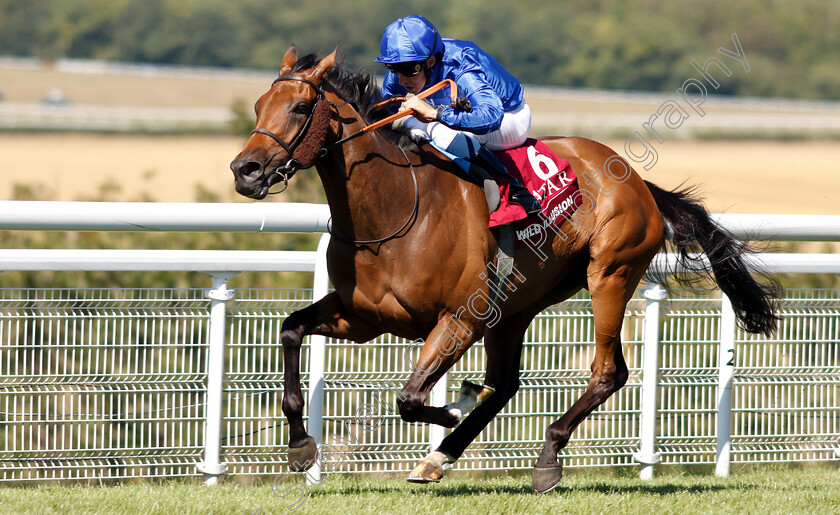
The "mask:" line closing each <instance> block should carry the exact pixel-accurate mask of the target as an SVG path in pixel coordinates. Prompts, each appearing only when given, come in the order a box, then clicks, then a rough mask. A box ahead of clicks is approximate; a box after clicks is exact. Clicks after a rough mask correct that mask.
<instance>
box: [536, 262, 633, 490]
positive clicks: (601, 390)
mask: <svg viewBox="0 0 840 515" xmlns="http://www.w3.org/2000/svg"><path fill="white" fill-rule="evenodd" d="M641 269H642V271H643V270H644V267H641ZM628 270H629V269H628V268H627V267H619V269H618V271H617V272H615V273H613V274H612V275H609V276H603V275H602V276H600V277H597V276H596V277H593V276H592V275H590V277H589V286H590V291H591V294H592V311H593V313H594V318H595V359H594V360H593V361H592V366H591V370H592V375H591V377H590V380H589V385H588V386H587V388H586V391H585V392H584V393H583V395H582V396H581V397H580V398H579V399H578V400H577V401H576V402H575V403H574V404H573V405H572V407H571V408H569V410H568V411H567V412H566V413H565V414H564V415H563V416H562V417H560V419H559V420H557V421H556V422H554V423H553V424H551V425H550V426H549V427H548V430H547V431H546V441H545V445H544V446H543V449H542V452H541V453H540V456H539V458H538V459H537V463H536V465H535V466H534V472H533V478H532V486H533V488H534V490H535V491H537V492H540V493H543V492H547V491H549V490H551V489H553V488H554V487H555V486H557V484H558V483H559V482H560V478H561V477H562V473H563V468H562V465H561V464H560V463H559V462H558V461H557V453H558V452H559V451H560V449H562V448H563V447H565V446H566V444H567V443H568V441H569V438H570V436H571V434H572V432H573V431H574V430H575V428H577V426H578V425H579V424H580V423H581V422H583V420H584V419H585V418H586V417H587V416H588V415H589V414H590V413H592V411H593V410H594V409H595V408H597V407H598V406H599V405H601V404H602V403H603V402H604V401H606V400H607V399H608V398H609V397H610V395H612V394H613V393H615V392H616V391H617V390H618V389H620V388H621V387H622V386H624V383H625V382H626V381H627V365H626V364H625V361H624V354H623V353H622V349H621V324H622V322H623V320H624V310H625V308H626V306H627V302H628V301H629V300H630V297H631V296H632V294H633V291H634V290H635V288H636V285H637V284H638V282H639V279H640V278H641V274H642V272H637V273H635V274H632V272H629V271H628ZM628 273H631V274H632V275H635V276H636V277H627V276H626V275H625V274H628Z"/></svg>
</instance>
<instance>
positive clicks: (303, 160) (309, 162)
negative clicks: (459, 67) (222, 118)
mask: <svg viewBox="0 0 840 515" xmlns="http://www.w3.org/2000/svg"><path fill="white" fill-rule="evenodd" d="M286 80H296V81H300V82H303V83H304V84H308V85H309V86H311V87H312V88H313V89H314V90H315V92H316V96H315V102H314V104H313V106H312V109H311V110H310V112H309V116H307V118H306V121H305V122H304V123H303V127H301V129H300V131H299V132H298V133H297V135H296V136H295V138H294V139H293V140H292V142H291V143H286V142H285V141H284V140H283V138H281V137H280V136H278V135H276V134H274V133H273V132H271V131H269V130H268V129H262V128H256V129H254V130H253V131H251V134H252V135H253V134H262V135H265V136H268V137H269V138H271V139H273V140H274V141H275V142H276V143H277V144H278V145H280V146H281V147H282V148H283V150H285V151H286V152H287V153H288V154H289V155H290V156H291V158H290V159H289V160H288V161H287V162H286V164H284V165H280V166H277V167H275V168H274V169H273V170H271V171H270V172H269V173H267V174H266V175H265V178H264V179H263V184H268V185H269V187H271V185H272V184H275V183H276V182H272V179H273V178H274V177H276V176H280V177H281V180H282V181H283V182H284V183H285V185H284V186H283V189H282V190H280V191H277V192H274V193H273V194H278V193H282V192H284V191H285V190H286V188H287V187H288V186H289V179H290V178H291V177H292V176H293V175H294V174H295V173H296V172H297V171H298V170H299V169H301V168H309V167H311V166H313V165H314V164H315V162H316V161H317V160H318V159H319V158H321V157H324V156H326V155H327V153H328V152H329V151H330V149H332V148H333V147H336V146H339V145H343V144H344V143H346V142H348V141H350V140H352V139H355V138H357V137H359V136H361V135H363V134H367V133H368V132H370V131H373V130H375V129H378V128H380V127H383V126H384V125H387V124H388V123H391V122H392V121H394V120H396V119H398V118H402V117H404V116H409V115H411V114H413V113H414V110H413V109H408V110H405V111H401V112H399V113H396V114H394V115H391V116H389V117H387V118H384V119H382V120H379V121H378V122H374V123H372V124H370V125H368V126H366V127H365V128H363V129H362V130H360V131H358V132H356V133H355V134H352V135H350V136H348V137H346V138H344V139H340V140H338V141H336V142H334V143H332V144H330V145H327V146H325V147H321V148H320V150H318V151H317V152H314V155H309V156H305V157H303V156H297V155H296V154H297V151H298V150H299V148H300V145H301V143H302V142H304V141H305V140H306V137H307V136H309V129H310V126H311V125H312V120H313V119H314V118H315V116H316V115H318V114H322V113H323V114H326V111H327V110H329V109H330V108H338V107H340V106H337V105H335V104H334V103H332V102H330V101H329V100H327V99H326V97H325V95H324V90H323V88H321V86H319V85H318V84H315V83H314V82H312V81H310V80H307V79H304V78H302V77H295V76H285V77H278V78H276V79H274V82H272V83H271V85H272V86H273V85H274V84H276V83H278V82H280V81H286ZM449 83H451V84H449ZM447 84H449V85H450V86H451V87H452V92H453V93H452V95H453V99H455V98H456V97H457V86H456V85H455V82H454V81H452V80H451V79H446V80H444V81H443V82H440V83H438V84H436V85H435V86H432V88H430V89H429V90H427V91H424V92H423V94H422V96H420V98H425V97H426V96H428V95H431V94H432V93H434V92H436V91H438V90H440V89H441V88H443V87H444V86H446V85H447ZM321 100H324V101H326V102H327V104H328V106H327V105H326V104H322V103H321ZM401 100H403V101H404V100H405V99H404V98H402V97H399V98H393V99H390V100H388V102H397V101H401ZM453 102H454V100H453ZM342 105H346V103H345V104H342ZM321 106H325V108H321ZM397 148H399V147H397ZM399 150H400V152H402V155H403V157H405V161H406V163H408V167H409V170H410V171H411V179H412V182H413V183H414V207H413V208H412V210H411V214H410V215H409V216H408V218H407V219H406V221H405V223H403V224H402V226H401V227H400V228H399V229H397V230H396V231H394V232H393V233H392V234H391V235H390V236H386V237H384V238H377V239H374V240H353V239H350V238H345V237H344V236H341V235H340V234H337V233H335V232H333V229H332V219H330V221H329V224H328V227H327V232H329V234H330V236H332V237H334V238H336V239H337V240H339V241H342V242H345V243H351V244H354V245H372V244H376V243H384V242H386V241H389V240H392V239H394V238H396V237H397V236H399V234H400V233H401V232H403V231H404V230H405V229H406V227H408V226H409V224H411V222H412V221H413V220H415V219H416V218H417V214H418V213H419V211H420V186H419V185H418V183H417V173H416V172H415V170H414V165H413V164H412V163H411V160H410V159H409V158H408V155H407V154H406V153H405V150H403V149H402V148H400V149H399Z"/></svg>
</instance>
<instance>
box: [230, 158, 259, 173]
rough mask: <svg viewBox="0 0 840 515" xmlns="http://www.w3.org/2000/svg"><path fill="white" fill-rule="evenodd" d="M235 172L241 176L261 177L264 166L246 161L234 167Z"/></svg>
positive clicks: (256, 162)
mask: <svg viewBox="0 0 840 515" xmlns="http://www.w3.org/2000/svg"><path fill="white" fill-rule="evenodd" d="M234 168H235V171H236V172H237V173H238V174H239V175H241V176H252V175H259V174H260V173H262V168H263V167H262V164H261V163H259V162H258V161H244V162H241V163H236V164H235V165H234Z"/></svg>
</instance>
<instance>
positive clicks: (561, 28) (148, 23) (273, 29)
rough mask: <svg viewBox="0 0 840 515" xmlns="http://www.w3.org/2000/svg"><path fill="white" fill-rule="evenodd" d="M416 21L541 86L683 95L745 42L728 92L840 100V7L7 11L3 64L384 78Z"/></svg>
mask: <svg viewBox="0 0 840 515" xmlns="http://www.w3.org/2000/svg"><path fill="white" fill-rule="evenodd" d="M411 13H419V14H423V15H424V16H426V17H428V18H429V19H430V20H431V21H432V22H434V23H435V24H436V25H437V26H438V28H439V29H440V30H441V33H442V34H443V35H444V36H445V37H454V38H460V39H471V40H474V41H476V42H477V43H478V44H479V45H480V46H482V47H483V48H485V49H486V50H488V51H489V52H490V53H491V54H493V55H494V56H496V58H497V59H498V60H499V61H500V62H502V63H503V64H504V65H505V66H507V67H508V68H509V69H510V70H511V71H512V72H513V73H514V74H515V75H517V76H518V77H519V78H520V79H521V80H522V81H523V82H525V83H529V84H551V85H561V86H578V87H596V88H611V89H633V90H653V91H656V90H659V91H670V90H675V89H676V88H678V87H680V85H681V84H682V82H683V81H684V80H685V79H686V78H688V77H691V76H692V74H693V73H694V70H693V69H692V68H691V67H690V61H691V59H699V58H701V57H703V56H706V55H712V54H713V53H714V52H715V51H716V50H717V49H718V48H719V47H725V48H730V47H731V45H732V43H731V34H732V33H737V35H738V39H739V40H740V41H741V43H742V45H743V48H744V51H745V53H746V57H747V59H748V61H749V65H750V71H749V73H747V74H745V75H742V76H733V77H731V78H729V79H727V81H726V84H723V85H722V87H721V88H720V89H719V90H717V91H716V92H717V93H722V94H737V95H754V96H781V97H794V98H814V99H834V100H837V99H840V67H838V66H837V63H838V62H840V2H837V1H834V0H831V1H829V0H798V1H795V2H794V1H792V0H739V1H738V2H731V1H722V0H692V1H691V2H672V1H668V0H560V1H558V0H517V1H516V2H510V1H509V0H458V1H456V2H452V1H444V0H415V1H414V2H412V3H411V4H410V5H408V4H404V3H401V2H399V3H398V2H389V1H386V0H352V1H349V0H298V1H294V2H293V1H289V0H238V1H237V2H230V1H228V0H0V53H2V54H8V55H21V56H35V57H40V58H43V59H54V58H59V57H71V58H90V59H106V60H119V61H138V62H153V63H167V64H184V65H200V66H229V67H254V68H275V67H277V66H278V64H279V62H280V59H281V57H282V55H283V52H284V51H285V50H286V48H287V47H288V45H289V44H290V43H295V44H297V45H298V47H299V48H300V50H301V51H303V52H321V53H322V54H323V53H326V52H329V51H331V50H332V49H333V48H335V47H336V46H338V47H339V48H340V50H341V52H342V53H343V54H344V56H345V62H346V63H348V64H350V65H353V66H358V67H365V68H367V69H369V70H374V71H378V68H377V67H376V66H375V65H374V63H373V62H372V60H373V58H374V57H375V56H376V55H378V50H379V40H380V37H381V34H382V31H383V29H384V28H385V26H386V25H387V24H388V23H390V22H391V21H393V20H394V19H396V18H398V17H401V16H405V15H408V14H411Z"/></svg>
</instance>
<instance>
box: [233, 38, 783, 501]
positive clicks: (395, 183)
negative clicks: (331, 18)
mask: <svg viewBox="0 0 840 515" xmlns="http://www.w3.org/2000/svg"><path fill="white" fill-rule="evenodd" d="M335 60H336V52H335V51H334V52H333V53H332V54H330V55H328V56H327V57H325V58H323V59H320V60H319V59H318V58H317V57H316V56H315V55H313V54H310V55H307V56H305V57H303V58H300V59H299V58H298V53H297V49H296V48H295V47H294V46H292V47H290V48H289V50H288V51H287V52H286V54H285V56H284V57H283V61H282V66H281V68H280V72H279V74H278V78H277V79H276V80H275V81H274V82H273V83H272V85H271V86H270V88H269V90H268V91H267V92H266V93H265V94H263V95H262V96H261V97H260V98H259V100H258V101H257V103H256V105H255V111H256V114H257V119H256V126H257V129H255V130H254V132H253V133H252V135H251V136H250V138H249V139H248V141H247V142H246V144H245V146H244V148H243V150H242V152H241V153H240V154H239V155H238V156H237V157H236V158H235V159H234V160H233V161H232V163H231V165H230V167H231V170H232V171H233V174H234V178H235V187H236V191H237V192H238V193H240V194H242V195H244V196H246V197H250V198H254V199H262V198H264V197H265V196H266V194H267V193H268V189H269V188H270V187H271V186H272V185H274V184H276V183H278V182H280V181H282V180H286V181H288V179H289V178H290V177H291V176H292V175H294V173H295V172H297V171H298V170H299V169H304V168H309V167H312V166H314V167H315V168H316V170H317V172H318V175H319V176H320V179H321V182H322V183H323V187H324V190H325V193H326V197H327V200H328V202H329V207H330V213H331V216H332V226H331V233H332V235H333V237H332V238H331V241H330V244H329V248H328V250H327V264H328V270H329V277H330V280H331V282H332V284H333V286H334V288H335V290H334V291H333V292H331V293H329V294H328V295H326V296H325V297H324V298H322V299H320V300H318V301H317V302H315V303H313V304H311V305H310V306H308V307H306V308H304V309H302V310H299V311H296V312H294V313H292V314H290V315H289V316H288V317H287V318H286V320H285V321H284V322H283V325H282V329H281V335H280V338H281V342H282V345H283V361H284V392H283V403H282V408H283V412H284V414H285V415H286V417H287V419H288V423H289V466H290V468H291V469H292V470H294V471H302V470H305V469H307V468H309V466H311V464H313V463H314V462H315V456H316V453H317V448H316V445H315V442H314V439H313V438H312V437H311V436H309V435H307V433H306V429H305V427H304V424H303V418H302V411H303V397H302V395H301V387H300V351H301V342H302V340H303V337H304V336H306V335H311V334H319V335H325V336H328V337H332V338H340V339H348V340H352V341H355V342H360V343H361V342H366V341H369V340H371V339H373V338H375V337H377V336H378V335H380V334H382V333H385V332H388V333H392V334H395V335H398V336H400V337H404V338H408V339H411V340H417V339H422V340H423V342H424V343H423V345H422V348H421V351H420V355H419V357H418V358H417V361H416V363H415V365H414V369H413V371H412V373H411V376H410V378H409V379H408V381H407V383H406V384H405V387H404V388H403V389H402V391H401V393H400V395H399V397H398V400H397V406H398V408H399V413H400V417H401V418H402V419H403V420H405V421H407V422H426V423H431V424H439V425H442V426H445V427H450V428H451V427H454V428H455V429H454V430H453V431H452V432H451V433H450V434H449V435H448V436H447V437H446V438H445V439H444V440H443V442H442V443H441V445H440V447H438V449H436V450H435V451H433V452H432V453H430V454H429V455H428V456H426V457H425V458H424V459H423V460H422V461H421V462H420V464H418V466H417V467H416V468H415V469H414V471H412V473H411V475H410V476H409V480H411V481H417V482H429V481H435V482H436V481H439V480H440V478H441V477H442V475H443V465H444V464H445V463H447V462H448V463H452V462H454V461H455V460H456V459H457V458H458V457H460V456H461V454H462V453H463V451H464V449H465V448H466V447H467V446H468V445H469V444H470V443H471V442H472V441H473V440H474V439H475V438H476V437H477V436H478V434H479V433H480V432H481V431H482V429H483V428H484V427H485V426H486V425H487V424H488V423H489V422H490V420H491V419H493V417H495V416H496V414H497V413H498V412H499V411H500V410H501V409H502V408H503V407H504V406H505V404H506V403H507V402H508V401H509V400H510V399H511V398H512V397H513V395H514V394H515V393H516V392H517V390H518V388H519V362H520V356H521V353H522V342H523V337H524V334H525V331H526V329H527V328H528V326H529V324H530V322H531V320H532V319H533V318H534V317H535V316H536V315H537V314H538V313H539V312H540V311H542V310H543V309H545V308H546V307H548V306H551V305H552V304H555V303H557V302H561V301H563V300H565V299H567V298H569V297H570V296H571V295H573V294H574V293H576V292H577V291H579V290H580V289H582V288H586V289H588V290H589V292H590V295H591V299H592V311H593V315H594V328H595V358H594V360H593V362H592V365H591V372H592V373H591V378H590V381H589V384H588V386H587V387H586V390H585V391H584V393H583V394H582V395H581V397H580V398H579V399H578V400H577V401H576V402H575V403H574V404H573V405H572V406H571V407H570V408H569V409H568V411H566V413H565V414H563V415H562V416H561V417H560V418H559V419H558V420H556V421H555V422H554V423H552V424H551V425H549V427H548V429H547V430H546V436H545V443H544V445H543V448H542V451H541V452H540V454H539V457H538V458H537V460H536V463H535V465H534V470H533V474H532V487H533V488H534V490H536V491H538V492H546V491H548V490H551V489H552V488H554V487H555V486H556V485H557V484H558V483H559V481H560V479H561V476H562V465H561V463H560V462H559V461H558V452H559V451H560V450H561V449H562V448H563V447H564V446H565V445H566V444H567V442H568V441H569V438H570V436H571V434H572V432H573V431H574V430H575V428H576V427H577V426H578V425H579V424H580V423H581V422H582V421H583V420H584V419H585V418H586V417H587V416H588V415H589V414H590V413H591V412H592V411H593V410H594V409H595V408H596V407H597V406H599V405H600V404H602V403H603V402H604V401H606V400H607V398H608V397H609V396H610V395H612V394H613V393H614V392H616V391H617V390H618V389H619V388H621V387H622V386H623V385H624V383H625V382H626V380H627V376H628V370H627V365H626V363H625V360H624V357H623V354H622V347H621V338H620V334H621V326H622V321H623V318H624V312H625V308H626V305H627V302H628V301H629V300H630V298H631V297H632V295H633V293H634V291H635V289H636V287H637V285H638V283H639V281H640V280H641V279H642V277H643V274H644V273H645V271H646V269H647V267H648V265H649V263H650V261H651V259H652V258H653V257H654V255H655V254H656V253H657V252H658V251H659V250H660V249H661V248H663V244H664V241H665V233H666V227H667V228H668V231H669V232H670V233H671V234H672V242H673V243H672V244H673V245H674V246H675V247H676V250H677V251H679V252H680V253H681V256H682V260H683V261H684V262H685V263H688V262H689V261H690V259H691V255H690V254H689V252H695V251H705V253H706V254H707V256H708V259H709V261H710V262H711V270H708V271H707V272H708V275H709V276H711V277H712V278H714V279H715V280H716V282H717V283H718V285H719V286H720V288H721V289H722V291H723V292H724V293H725V294H726V295H728V296H729V298H730V299H731V301H732V305H733V307H734V309H735V311H736V314H737V316H738V319H739V321H740V322H741V325H742V327H743V328H744V329H746V330H747V331H750V332H754V333H765V334H769V333H770V332H772V331H773V330H774V329H775V325H776V320H777V317H776V315H775V311H774V303H773V291H772V288H771V287H769V286H767V285H764V284H762V283H760V282H759V281H756V280H755V278H753V277H752V276H751V275H750V273H749V271H748V270H747V268H746V267H745V263H744V261H743V259H742V254H743V252H744V251H745V249H744V247H743V245H742V244H741V243H740V242H738V241H736V240H734V239H733V238H732V237H731V236H730V235H729V234H728V233H727V232H725V231H724V230H723V229H721V228H720V227H718V226H717V225H716V224H715V223H714V222H713V220H712V219H711V218H710V216H709V214H708V212H707V211H706V210H705V208H703V207H702V206H701V205H700V204H699V203H698V202H697V201H696V200H695V199H694V198H693V197H692V196H691V195H690V194H689V193H688V192H686V191H675V192H671V191H666V190H663V189H661V188H659V187H657V186H655V185H653V184H651V183H648V182H646V181H644V180H642V179H641V178H640V177H639V176H638V175H637V174H636V172H635V171H633V170H632V168H631V167H630V165H629V164H627V163H626V161H624V160H623V159H621V158H619V157H618V156H617V154H616V153H615V152H614V151H612V150H610V149H609V148H608V147H606V146H604V145H602V144H600V143H597V142H595V141H592V140H588V139H583V138H574V137H565V138H564V137H557V138H546V139H543V142H544V143H545V144H547V145H548V146H549V147H550V148H551V149H552V150H553V151H554V152H555V153H556V154H557V155H558V156H559V157H561V158H564V159H566V160H568V161H569V163H571V165H572V168H573V169H574V170H575V171H576V172H577V174H578V176H579V178H580V177H582V180H580V184H579V187H580V190H581V193H582V194H583V197H584V200H583V203H582V204H581V206H580V207H579V208H578V210H577V212H576V213H575V215H574V216H573V217H572V218H571V219H566V220H564V221H563V222H562V224H561V225H560V226H559V227H558V230H557V231H554V232H552V233H550V234H549V232H548V231H546V234H547V235H548V236H549V237H546V238H545V239H544V241H543V242H542V243H541V244H540V246H539V248H538V251H535V252H531V251H520V252H518V253H516V254H515V255H514V257H515V261H514V270H515V271H516V273H514V274H513V275H512V276H511V278H510V279H509V280H506V281H504V282H503V283H501V284H500V285H498V286H497V287H498V288H499V290H500V291H501V294H498V295H497V298H496V299H495V300H493V301H491V300H490V299H491V296H490V294H491V292H490V289H491V282H490V281H488V280H487V277H488V273H489V271H491V270H493V268H494V266H495V259H496V251H497V246H498V241H497V234H496V232H494V231H491V230H490V229H488V217H489V212H488V207H487V203H486V202H485V199H484V195H483V193H482V190H481V189H480V188H479V187H478V186H477V185H476V184H473V183H471V182H469V181H466V180H464V179H463V178H461V177H459V174H458V170H457V165H456V164H455V163H453V162H452V161H450V160H448V159H446V158H444V157H443V156H442V155H441V154H440V153H439V152H437V151H436V150H434V149H433V148H432V147H431V146H430V145H429V144H427V143H422V144H416V143H414V142H412V141H411V140H410V139H409V138H407V137H406V136H405V135H400V134H398V133H396V132H392V131H391V130H389V129H382V130H379V131H374V132H369V133H365V134H364V135H363V136H362V137H358V138H352V139H351V138H348V136H349V135H356V134H357V133H358V132H359V131H361V130H362V129H363V128H364V127H365V126H366V125H367V124H368V122H369V121H370V120H374V119H377V118H381V117H383V116H385V115H386V114H388V113H387V112H386V111H385V110H384V109H382V108H380V107H379V106H378V105H377V102H378V101H379V98H378V87H377V85H376V82H375V80H374V79H373V78H372V77H371V76H370V75H369V74H367V73H365V72H350V71H348V70H346V69H344V67H343V66H341V65H340V64H336V62H335ZM605 163H606V164H608V165H609V166H605ZM616 170H619V172H620V173H619V172H617V171H616ZM581 172H586V173H583V174H581ZM482 300H483V304H482ZM494 308H497V309H498V315H499V316H498V317H496V318H493V319H492V320H491V319H490V317H489V316H488V315H487V313H488V312H489V311H491V310H493V309H494ZM482 337H483V338H484V350H485V352H486V356H487V370H486V373H485V377H484V383H485V385H486V387H484V388H483V389H481V392H480V400H481V401H482V402H481V403H479V404H478V405H477V406H474V409H473V410H472V411H471V412H470V413H469V415H468V416H467V417H466V418H465V419H463V421H460V418H461V417H460V415H461V413H460V412H459V411H458V410H453V409H452V408H451V407H450V406H447V407H437V406H425V402H426V400H427V397H428V395H429V392H430V390H431V388H432V387H433V386H434V384H435V383H436V382H437V381H438V379H440V377H441V376H442V375H443V373H444V372H445V371H447V370H448V369H449V368H450V367H452V365H453V364H454V363H455V362H456V361H458V359H459V358H460V357H461V356H462V355H463V354H464V352H465V351H466V350H467V349H468V348H469V347H470V346H471V345H472V344H473V343H475V342H476V341H477V340H479V339H480V338H482ZM459 422H460V424H459ZM456 426H457V427H456Z"/></svg>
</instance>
